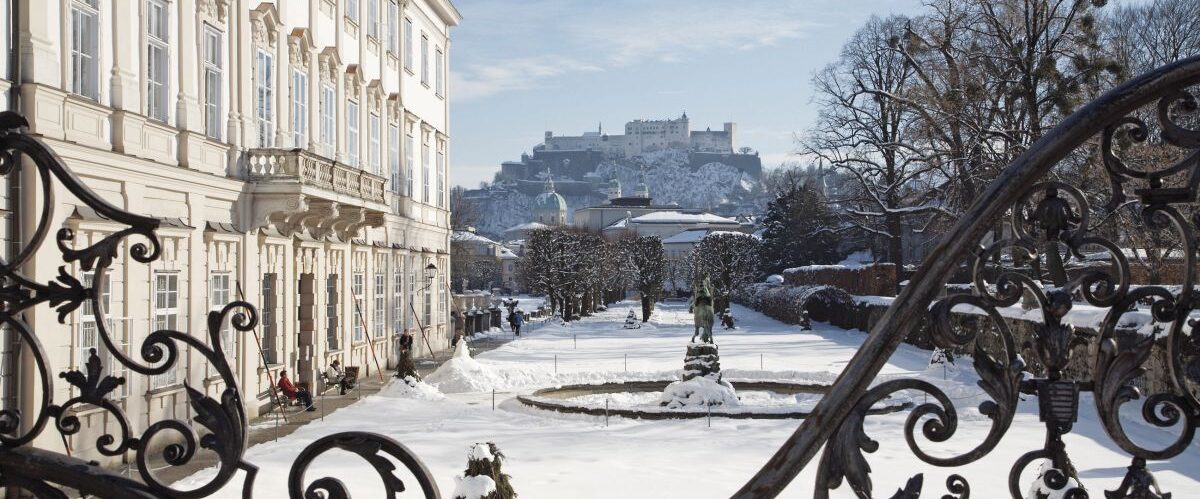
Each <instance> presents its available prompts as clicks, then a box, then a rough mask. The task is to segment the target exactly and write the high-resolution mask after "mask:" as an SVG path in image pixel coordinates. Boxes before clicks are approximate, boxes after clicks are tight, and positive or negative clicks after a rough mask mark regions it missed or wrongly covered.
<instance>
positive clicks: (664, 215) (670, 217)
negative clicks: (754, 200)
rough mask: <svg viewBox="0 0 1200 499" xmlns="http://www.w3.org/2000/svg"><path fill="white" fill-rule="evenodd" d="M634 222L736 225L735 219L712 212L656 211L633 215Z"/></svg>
mask: <svg viewBox="0 0 1200 499" xmlns="http://www.w3.org/2000/svg"><path fill="white" fill-rule="evenodd" d="M633 223H635V224H729V225H738V223H737V221H736V220H733V219H731V218H725V217H719V216H717V215H713V214H712V213H683V212H680V211H656V212H654V213H647V214H645V215H642V216H639V217H634V219H633Z"/></svg>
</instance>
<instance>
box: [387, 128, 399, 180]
mask: <svg viewBox="0 0 1200 499" xmlns="http://www.w3.org/2000/svg"><path fill="white" fill-rule="evenodd" d="M388 169H389V170H390V171H391V176H392V192H393V193H397V194H399V193H400V192H401V190H400V125H398V124H394V123H392V124H389V125H388Z"/></svg>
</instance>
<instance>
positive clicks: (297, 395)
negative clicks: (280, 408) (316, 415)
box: [279, 370, 317, 411]
mask: <svg viewBox="0 0 1200 499" xmlns="http://www.w3.org/2000/svg"><path fill="white" fill-rule="evenodd" d="M279 390H280V391H282V392H283V395H284V396H285V397H287V398H289V399H296V400H299V401H300V403H301V404H304V407H306V408H307V409H306V410H308V411H315V410H317V408H316V407H313V401H312V394H311V393H309V392H308V390H305V389H303V388H296V385H293V384H292V380H290V379H288V376H287V371H285V370H281V371H279Z"/></svg>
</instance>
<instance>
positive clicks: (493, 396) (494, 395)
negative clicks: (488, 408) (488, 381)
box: [492, 388, 496, 411]
mask: <svg viewBox="0 0 1200 499" xmlns="http://www.w3.org/2000/svg"><path fill="white" fill-rule="evenodd" d="M492 410H493V411H494V410H496V389H495V388H492Z"/></svg>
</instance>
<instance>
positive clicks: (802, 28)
mask: <svg viewBox="0 0 1200 499" xmlns="http://www.w3.org/2000/svg"><path fill="white" fill-rule="evenodd" d="M455 5H456V6H457V7H458V9H459V10H460V11H461V12H462V14H463V17H464V19H463V22H462V24H461V25H460V26H459V27H457V28H455V29H454V31H452V33H451V36H452V42H451V43H452V45H451V54H450V55H451V84H452V85H453V86H452V92H453V93H452V94H451V95H452V97H451V98H452V101H451V108H450V119H451V121H450V133H451V161H452V163H451V167H452V170H451V180H452V181H453V183H454V184H455V185H464V186H471V187H474V186H477V185H478V184H479V182H480V181H482V180H491V177H492V175H493V174H494V173H495V172H496V171H497V170H498V169H499V164H500V162H501V161H506V160H512V159H517V158H519V157H520V155H521V152H522V151H528V150H530V149H531V148H532V147H533V146H534V145H536V144H537V143H539V142H540V141H541V140H542V136H543V134H544V133H545V131H546V130H553V131H554V132H555V133H556V134H560V135H578V134H580V133H581V132H583V131H585V130H595V129H596V127H597V125H598V124H599V123H603V125H604V129H605V130H607V131H612V132H614V133H620V131H621V130H623V127H624V123H625V122H626V121H628V120H632V119H636V118H646V119H658V118H666V117H675V116H678V115H679V114H680V113H681V112H683V111H685V110H686V111H687V113H688V117H689V118H691V122H692V128H693V129H703V128H704V127H709V126H711V127H712V128H714V129H719V128H720V127H721V124H722V123H723V122H726V121H734V122H737V124H738V146H739V147H740V146H750V147H753V148H755V149H757V150H759V151H760V153H761V154H762V156H763V166H764V167H773V166H776V165H778V164H779V163H780V162H782V161H785V160H787V159H788V158H787V156H788V154H789V153H790V152H791V151H792V149H793V143H792V137H793V133H795V132H801V131H803V130H804V129H805V128H807V127H808V126H810V124H811V123H812V122H813V119H814V117H815V108H814V106H813V104H812V91H811V86H810V84H809V81H810V79H811V77H812V75H813V72H814V71H816V70H818V69H820V68H821V67H823V66H824V65H826V64H828V63H829V62H831V61H833V60H834V59H835V58H836V57H837V55H838V52H839V51H840V49H841V45H842V42H843V41H845V40H846V38H848V37H849V36H850V35H851V34H853V32H854V30H855V29H857V27H858V26H859V25H861V24H862V22H863V21H864V20H866V19H867V18H868V17H869V16H871V15H872V14H878V15H881V16H882V15H887V14H890V13H898V14H913V13H916V12H918V11H919V9H920V1H919V0H792V1H785V0H743V1H741V2H729V1H718V0H456V1H455Z"/></svg>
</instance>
